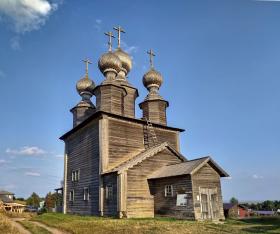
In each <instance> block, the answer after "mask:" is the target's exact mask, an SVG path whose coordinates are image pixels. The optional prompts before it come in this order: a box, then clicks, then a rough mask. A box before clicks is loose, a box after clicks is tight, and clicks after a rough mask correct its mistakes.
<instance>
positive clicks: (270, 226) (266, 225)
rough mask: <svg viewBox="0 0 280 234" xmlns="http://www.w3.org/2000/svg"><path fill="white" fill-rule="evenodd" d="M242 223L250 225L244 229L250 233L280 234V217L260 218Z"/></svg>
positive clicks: (241, 221) (245, 220) (243, 220)
mask: <svg viewBox="0 0 280 234" xmlns="http://www.w3.org/2000/svg"><path fill="white" fill-rule="evenodd" d="M240 223H244V224H247V225H250V227H244V228H242V230H243V231H246V232H248V233H280V218H279V217H260V218H248V219H242V220H240Z"/></svg>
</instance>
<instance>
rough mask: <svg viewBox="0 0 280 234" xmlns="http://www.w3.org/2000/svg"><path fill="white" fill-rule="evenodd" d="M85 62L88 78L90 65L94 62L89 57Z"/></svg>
mask: <svg viewBox="0 0 280 234" xmlns="http://www.w3.org/2000/svg"><path fill="white" fill-rule="evenodd" d="M83 62H84V63H85V64H86V77H87V78H88V65H89V64H92V62H91V61H90V60H89V59H84V60H83Z"/></svg>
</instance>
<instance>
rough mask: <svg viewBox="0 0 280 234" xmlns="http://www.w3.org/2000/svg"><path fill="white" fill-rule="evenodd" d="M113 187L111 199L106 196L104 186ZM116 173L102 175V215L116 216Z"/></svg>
mask: <svg viewBox="0 0 280 234" xmlns="http://www.w3.org/2000/svg"><path fill="white" fill-rule="evenodd" d="M107 186H112V187H113V197H112V199H107V198H106V187H107ZM117 190H118V189H117V173H111V174H108V175H104V176H103V193H104V194H103V212H104V213H103V214H104V216H117V202H118V201H117V198H118V196H117Z"/></svg>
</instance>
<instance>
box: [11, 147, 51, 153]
mask: <svg viewBox="0 0 280 234" xmlns="http://www.w3.org/2000/svg"><path fill="white" fill-rule="evenodd" d="M6 153H7V154H13V155H42V154H46V153H47V152H46V151H45V150H43V149H40V148H39V147H37V146H24V147H21V148H20V149H10V148H8V149H6Z"/></svg>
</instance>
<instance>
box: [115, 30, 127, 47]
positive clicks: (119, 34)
mask: <svg viewBox="0 0 280 234" xmlns="http://www.w3.org/2000/svg"><path fill="white" fill-rule="evenodd" d="M114 30H116V31H118V48H120V47H121V33H125V31H124V30H123V28H121V26H118V27H114Z"/></svg>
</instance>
